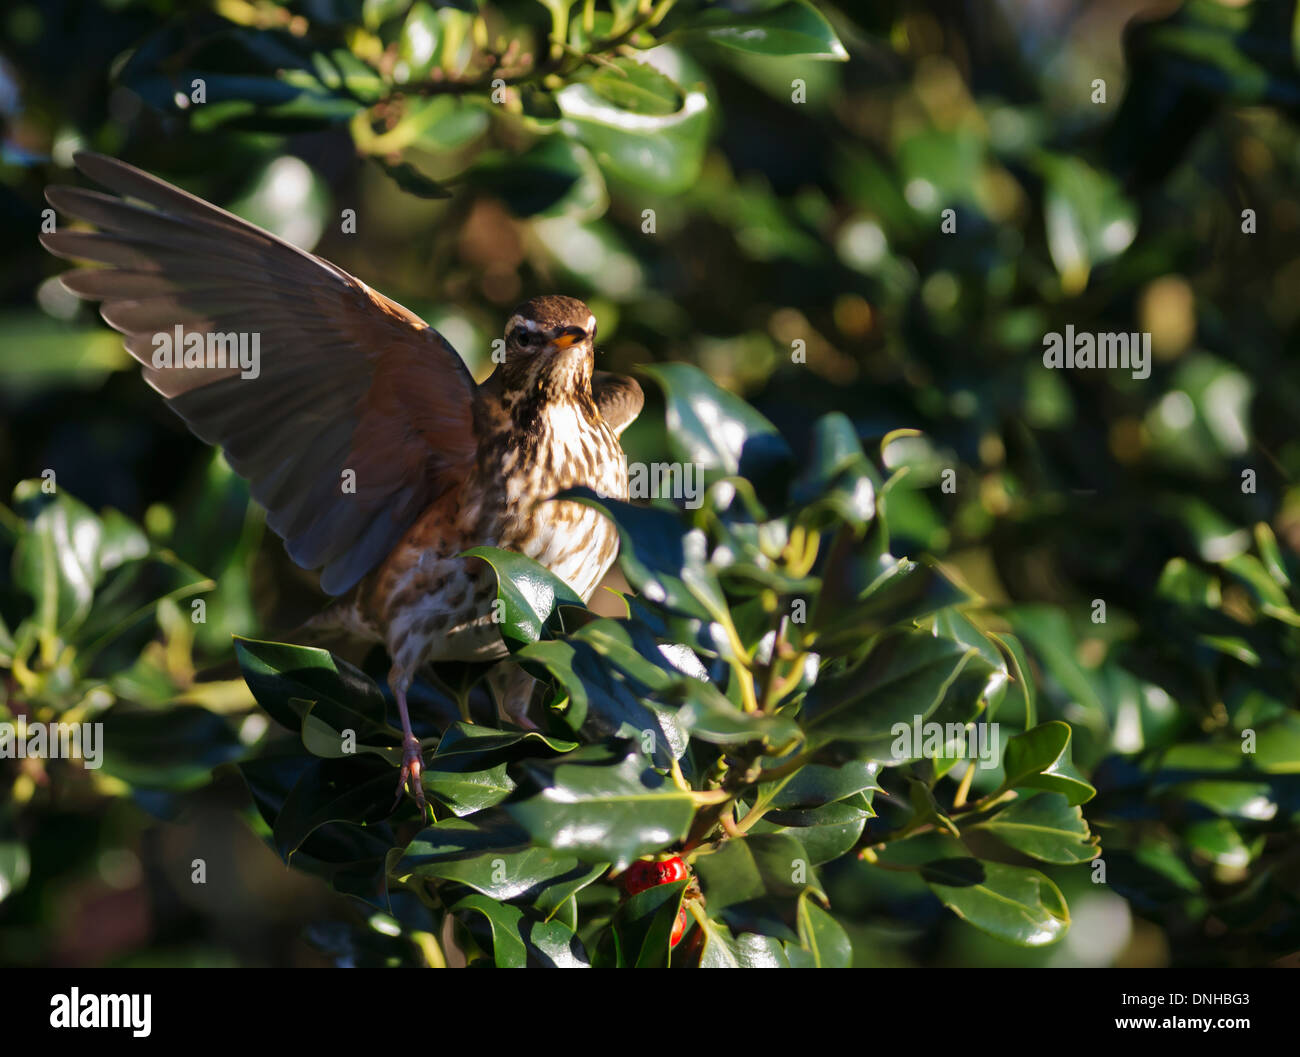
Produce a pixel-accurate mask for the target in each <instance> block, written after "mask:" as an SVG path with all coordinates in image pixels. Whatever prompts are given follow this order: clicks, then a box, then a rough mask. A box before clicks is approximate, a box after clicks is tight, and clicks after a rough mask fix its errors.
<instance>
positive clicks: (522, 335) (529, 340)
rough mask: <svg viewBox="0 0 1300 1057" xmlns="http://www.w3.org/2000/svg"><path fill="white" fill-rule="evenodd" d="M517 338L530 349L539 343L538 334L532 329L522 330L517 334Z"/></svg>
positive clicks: (523, 345) (524, 346)
mask: <svg viewBox="0 0 1300 1057" xmlns="http://www.w3.org/2000/svg"><path fill="white" fill-rule="evenodd" d="M515 340H516V341H517V342H519V344H520V345H521V346H522V347H523V348H525V349H530V348H532V347H533V346H534V345H536V344H537V335H536V334H534V333H533V332H532V331H531V330H521V331H520V332H519V333H518V334H517V335H515Z"/></svg>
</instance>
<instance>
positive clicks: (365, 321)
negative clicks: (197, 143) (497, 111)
mask: <svg viewBox="0 0 1300 1057" xmlns="http://www.w3.org/2000/svg"><path fill="white" fill-rule="evenodd" d="M73 163H74V164H75V166H76V167H77V169H78V170H79V171H80V172H81V173H82V174H83V175H84V176H86V177H88V178H89V179H90V180H93V181H94V182H95V183H97V184H99V185H100V186H102V187H104V188H106V189H107V191H108V192H112V193H106V192H104V191H97V190H91V189H87V188H82V187H77V186H68V185H55V186H50V187H48V188H47V189H46V198H47V201H48V202H49V204H50V205H51V206H53V207H54V208H55V209H56V210H57V211H58V212H59V213H62V214H66V215H68V216H71V217H73V218H76V219H77V220H79V221H83V222H86V223H88V224H91V225H93V226H94V230H83V229H78V228H71V229H64V228H61V227H57V226H56V229H55V230H54V231H49V232H45V233H43V234H42V236H41V241H42V243H43V245H44V246H45V248H46V249H47V250H49V251H50V252H51V253H53V254H54V255H56V256H58V257H60V258H64V259H68V260H74V261H89V262H92V263H93V264H95V265H97V266H96V267H90V268H86V267H78V268H76V269H74V270H71V271H67V272H64V273H63V274H62V275H61V276H60V279H61V282H62V285H63V286H64V287H65V288H66V289H67V290H69V291H70V292H71V293H73V294H75V295H77V296H78V297H81V298H84V299H89V300H95V301H99V302H101V306H100V314H101V315H102V317H103V318H104V320H105V321H106V322H107V323H108V324H109V326H111V327H113V328H114V329H115V330H117V331H119V332H121V333H122V334H123V335H124V336H125V345H126V348H127V350H128V351H129V352H130V354H131V355H132V356H133V357H134V358H135V359H136V360H137V361H139V363H140V364H141V366H142V368H143V375H144V379H145V381H146V382H147V383H148V384H149V385H150V386H152V387H153V388H154V389H155V390H157V391H158V392H159V393H160V394H161V395H162V397H163V398H164V400H165V401H166V403H167V405H168V406H169V407H170V408H171V409H172V410H173V411H174V412H176V413H177V414H178V415H179V416H180V417H181V418H182V419H183V420H184V422H185V424H186V425H187V426H188V427H189V429H190V430H191V431H192V432H193V433H194V434H195V435H197V436H198V437H199V438H200V439H202V440H203V441H205V442H207V443H209V444H212V445H215V446H218V447H220V448H221V450H222V451H223V452H224V454H225V458H226V460H227V461H228V462H229V464H230V466H231V468H232V469H233V470H234V471H235V472H236V473H238V474H240V475H241V476H242V477H244V478H246V479H247V480H248V482H249V492H250V495H251V496H252V497H253V499H254V500H256V501H257V502H258V503H259V504H260V505H261V506H262V507H263V508H264V509H265V511H266V521H267V524H268V526H269V527H270V528H271V529H272V530H273V531H274V532H275V533H276V534H277V535H279V536H280V537H281V538H282V539H283V541H284V544H285V547H286V549H287V551H288V554H289V556H290V558H291V559H292V560H293V561H294V562H295V563H296V564H297V565H299V566H300V567H302V568H304V569H309V570H315V571H317V572H318V573H319V582H320V587H321V590H322V591H323V592H324V593H325V594H326V595H328V596H330V597H331V599H332V601H331V603H330V604H329V606H328V608H326V609H325V610H324V611H323V613H322V619H321V623H322V624H326V625H329V624H332V625H334V626H336V627H339V628H341V629H342V630H344V631H345V632H346V633H348V634H350V635H352V636H355V637H357V638H359V639H361V640H363V641H370V642H380V643H382V644H383V645H384V647H385V649H386V650H387V653H388V656H389V658H390V661H391V668H390V670H389V673H388V685H389V688H390V690H391V692H392V695H393V698H394V700H395V702H396V705H397V709H398V713H399V716H400V719H401V724H402V758H401V759H402V762H401V767H400V770H399V774H398V784H397V799H396V800H395V801H394V807H396V806H397V803H399V802H400V801H401V799H402V797H403V795H404V792H409V793H410V795H411V796H412V797H413V798H414V799H415V801H416V803H417V805H418V807H419V809H420V812H421V815H423V813H424V811H425V809H426V803H425V796H424V790H423V787H422V785H421V773H422V767H423V762H422V755H421V747H420V742H419V739H418V738H416V736H415V734H414V733H413V731H412V728H411V719H410V711H409V708H408V705H407V691H408V689H409V688H410V685H411V683H412V682H413V680H414V678H415V677H416V675H417V674H418V673H419V672H420V670H421V669H422V668H424V667H425V666H426V665H429V664H431V663H433V662H438V661H451V660H456V661H500V659H501V658H504V657H506V656H507V654H508V650H507V647H506V645H505V643H504V641H503V640H502V638H501V635H500V633H499V630H498V624H497V622H496V621H495V620H494V619H493V618H494V615H495V614H494V606H493V604H492V603H493V602H494V601H495V599H496V595H497V584H496V578H495V574H494V573H493V571H492V570H491V568H490V567H489V566H488V565H487V563H486V562H483V561H481V560H480V559H478V558H475V557H471V556H466V555H464V553H463V552H464V551H465V550H467V549H469V548H471V547H475V546H493V547H500V548H504V549H507V550H512V551H516V552H518V553H521V554H524V555H526V556H527V557H529V558H532V559H534V560H535V561H537V562H539V563H541V564H542V565H543V566H545V567H546V568H547V569H549V570H550V571H551V572H552V573H554V574H555V575H556V576H558V577H559V578H560V579H562V580H564V581H565V582H566V583H567V584H568V585H569V586H570V587H571V588H572V589H573V590H574V591H575V592H576V593H577V594H578V595H579V596H581V597H582V599H583V600H584V601H586V600H588V599H590V597H591V596H592V594H593V593H594V591H595V589H596V587H597V585H598V584H599V583H600V581H601V579H602V577H603V576H604V575H605V573H606V571H607V570H608V569H609V567H610V566H611V565H612V563H613V562H614V560H615V558H616V556H617V553H618V533H617V530H616V528H615V526H614V524H613V523H612V522H611V521H610V520H609V519H608V518H607V517H606V516H605V514H604V513H603V512H602V511H599V510H597V509H595V508H593V507H591V506H588V505H584V504H581V503H576V502H572V501H568V500H562V499H554V498H553V497H554V496H555V495H556V494H557V493H559V492H562V491H564V490H565V489H568V488H572V487H575V486H580V485H583V486H586V487H588V488H591V489H592V490H594V491H595V492H597V493H598V494H600V495H602V496H606V497H612V498H615V499H626V498H627V494H628V469H627V458H626V456H625V454H624V451H623V448H622V445H621V442H620V437H621V435H622V433H623V431H624V430H625V429H626V428H627V426H628V425H629V424H630V423H631V422H632V421H633V420H634V419H635V418H636V416H637V415H638V414H639V413H640V411H641V408H642V406H643V404H644V394H643V392H642V390H641V387H640V385H639V384H638V383H637V382H636V380H635V379H633V378H631V377H628V376H625V375H619V374H613V373H610V372H606V371H597V370H595V341H596V325H597V324H596V317H595V315H594V314H593V313H592V312H591V310H590V309H589V308H588V307H587V305H585V304H584V303H583V302H582V301H580V300H578V299H577V298H573V297H567V296H561V295H552V294H548V295H544V296H539V297H535V298H533V299H532V300H529V301H526V302H524V303H523V304H521V305H520V306H519V307H517V308H516V309H515V310H514V311H513V312H512V313H511V315H510V317H509V319H508V320H507V322H506V324H505V330H504V345H502V346H498V348H499V350H500V354H499V355H494V357H493V359H494V360H497V361H498V362H497V363H496V365H495V367H494V369H493V372H492V374H491V375H490V376H489V377H487V378H486V379H485V380H484V381H483V382H482V383H476V382H475V380H474V378H473V376H472V375H471V374H470V372H469V370H468V368H467V367H466V365H465V363H464V361H463V360H462V359H461V357H460V355H459V354H458V353H457V352H456V350H455V349H454V348H453V347H452V346H451V344H450V343H449V342H448V341H447V339H446V338H445V337H443V335H442V334H440V333H439V332H438V331H437V330H435V329H434V328H433V327H431V326H430V325H429V324H428V323H426V322H425V321H424V320H423V319H421V318H420V317H419V316H418V315H416V314H415V313H413V312H411V311H409V310H408V309H406V308H404V307H402V306H401V305H400V304H398V303H397V302H395V301H393V300H390V299H389V298H387V297H385V296H384V295H383V294H381V293H378V292H377V291H375V290H372V289H371V288H370V287H369V286H367V285H366V284H365V283H364V282H362V281H361V280H360V279H358V278H356V277H355V276H352V275H350V274H349V273H348V272H346V271H344V270H343V269H342V268H339V267H337V266H335V265H334V264H331V263H330V262H329V261H327V260H325V259H323V258H321V257H318V256H316V255H314V254H312V253H309V252H307V251H305V250H302V249H300V248H298V247H296V246H293V245H292V244H290V243H288V242H285V241H284V240H282V239H280V238H278V237H277V236H275V235H273V234H271V233H270V232H268V231H265V230H263V229H262V228H259V227H257V226H256V225H254V224H251V223H249V222H247V221H245V220H243V219H241V218H239V217H237V216H235V215H234V214H232V213H229V212H227V211H225V210H223V209H220V208H218V207H217V206H214V205H212V204H210V203H208V202H206V201H204V200H203V199H201V198H199V197H196V196H195V195H192V194H190V193H188V192H186V191H184V190H182V189H180V188H178V187H175V186H173V185H172V184H169V183H167V182H166V181H164V180H162V179H159V178H158V177H155V176H152V175H150V174H149V173H147V172H145V171H143V170H142V169H139V168H136V167H135V166H132V165H128V164H126V163H125V162H122V161H119V160H117V159H115V158H111V157H108V156H105V155H101V154H97V153H93V152H89V151H82V152H78V153H77V154H76V155H75V156H74V158H73ZM504 664H505V662H501V663H498V664H496V666H495V667H493V668H492V669H490V671H489V678H488V683H489V686H490V687H491V689H492V692H493V694H494V696H495V697H496V698H497V702H498V707H499V708H500V709H501V711H502V714H503V715H504V716H505V717H506V718H507V719H510V720H513V721H514V722H516V723H517V724H519V725H520V726H524V727H535V724H533V723H532V722H531V720H529V719H528V716H527V708H528V705H529V700H530V698H531V692H532V687H533V681H532V679H531V677H530V676H528V675H527V673H526V672H523V670H522V669H520V668H518V667H517V666H514V667H510V666H506V667H503V665H504Z"/></svg>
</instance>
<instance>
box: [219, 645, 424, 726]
mask: <svg viewBox="0 0 1300 1057" xmlns="http://www.w3.org/2000/svg"><path fill="white" fill-rule="evenodd" d="M235 656H236V657H237V658H238V660H239V666H240V669H241V670H242V671H243V673H244V680H245V681H246V682H247V683H248V688H249V689H250V690H251V691H252V692H253V696H254V697H256V698H257V703H258V704H259V705H261V706H262V707H263V708H264V709H266V711H267V712H269V713H270V714H271V716H272V717H273V718H274V719H275V720H276V721H277V722H278V723H280V724H282V725H283V726H286V727H288V728H290V729H291V730H297V729H299V727H300V725H301V722H302V715H303V713H304V712H305V710H306V705H307V704H311V705H312V706H313V707H312V708H311V712H312V714H313V715H314V716H315V717H316V718H317V719H319V720H321V721H323V722H324V723H326V724H328V725H329V727H330V728H331V729H333V730H336V731H340V732H342V731H345V730H354V731H356V734H357V738H358V740H367V741H369V740H371V739H377V740H379V741H383V740H385V739H390V740H391V739H396V738H399V737H400V734H399V732H398V731H397V729H396V728H395V727H392V726H390V725H389V723H388V718H387V704H386V702H385V700H384V695H383V693H382V692H381V691H380V689H379V687H378V686H376V685H375V683H374V681H373V680H371V679H370V678H369V677H368V676H366V675H365V674H364V673H363V672H361V671H360V670H359V669H357V668H354V667H353V666H352V665H350V664H348V663H347V662H346V661H343V660H340V659H338V658H336V657H335V656H334V655H333V654H332V653H330V652H329V651H328V650H322V649H317V648H315V647H312V646H292V645H288V644H286V643H282V642H262V641H259V640H257V639H245V638H239V637H238V636H237V637H236V638H235Z"/></svg>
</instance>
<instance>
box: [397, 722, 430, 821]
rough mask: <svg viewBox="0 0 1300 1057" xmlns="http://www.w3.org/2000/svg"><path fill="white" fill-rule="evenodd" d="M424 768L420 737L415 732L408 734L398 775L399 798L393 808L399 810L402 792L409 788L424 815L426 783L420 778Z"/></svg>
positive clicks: (404, 742) (421, 813)
mask: <svg viewBox="0 0 1300 1057" xmlns="http://www.w3.org/2000/svg"><path fill="white" fill-rule="evenodd" d="M423 770H424V763H423V761H422V759H421V757H420V739H419V738H417V737H416V736H415V735H414V734H408V735H406V737H404V738H403V739H402V769H401V771H400V772H398V776H397V799H396V800H394V801H393V810H397V805H398V804H400V803H401V802H402V794H403V793H404V792H406V791H407V790H408V788H409V790H410V792H411V795H412V796H414V797H415V803H416V805H417V806H418V807H419V809H420V815H421V816H423V815H424V813H425V800H424V783H423V782H422V781H421V780H420V773H421V772H422V771H423Z"/></svg>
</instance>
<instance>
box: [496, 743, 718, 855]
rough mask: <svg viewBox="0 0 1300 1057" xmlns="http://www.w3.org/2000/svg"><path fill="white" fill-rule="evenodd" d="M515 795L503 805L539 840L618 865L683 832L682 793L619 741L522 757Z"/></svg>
mask: <svg viewBox="0 0 1300 1057" xmlns="http://www.w3.org/2000/svg"><path fill="white" fill-rule="evenodd" d="M518 766H519V771H520V773H521V774H522V775H523V776H524V777H526V778H527V785H525V784H524V782H522V781H521V787H520V793H521V794H527V793H528V792H532V791H533V790H535V792H532V795H521V798H520V799H517V800H511V801H509V802H508V803H506V804H505V805H504V808H505V810H506V811H507V812H509V814H510V816H511V817H512V818H513V819H514V820H515V821H516V822H518V823H519V824H520V825H521V826H522V827H523V828H524V829H525V830H527V832H528V834H529V836H530V837H531V839H532V840H533V841H534V842H535V843H537V844H538V845H540V846H542V847H545V848H551V849H553V850H555V851H559V852H565V853H569V854H572V855H575V856H577V857H578V858H580V859H582V860H583V861H584V862H592V863H595V862H609V863H612V864H613V865H614V867H615V868H616V869H620V870H621V869H624V868H625V867H626V866H627V864H628V863H630V862H631V861H632V860H633V859H636V858H638V857H639V856H642V855H646V854H648V853H650V852H654V851H658V850H660V849H661V848H664V847H666V846H667V845H669V844H671V843H672V842H673V841H675V840H680V839H681V838H682V837H684V836H685V835H686V830H687V828H688V827H689V825H690V822H691V819H692V818H693V817H694V814H695V804H694V801H693V800H692V798H691V796H690V795H689V794H688V793H685V792H683V791H682V790H680V789H678V788H676V787H675V786H674V785H673V784H672V783H671V782H669V781H668V780H667V779H665V778H664V777H663V776H661V775H659V774H658V773H656V772H655V771H654V770H653V769H652V768H651V767H650V763H649V761H648V760H647V759H646V758H645V757H644V756H642V755H641V754H640V753H638V752H636V751H635V750H634V749H631V748H630V746H628V745H627V744H626V743H618V744H616V745H615V747H613V748H611V747H607V746H604V745H593V746H588V747H585V748H581V749H576V750H574V751H573V752H571V753H569V754H567V755H565V756H561V757H559V758H558V759H555V760H549V761H539V760H524V761H521V762H520V764H519V765H518Z"/></svg>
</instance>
